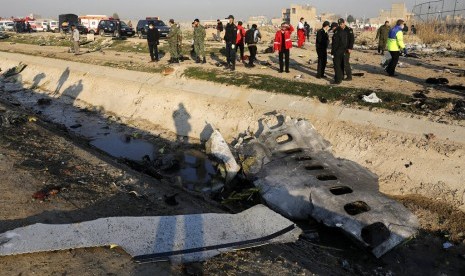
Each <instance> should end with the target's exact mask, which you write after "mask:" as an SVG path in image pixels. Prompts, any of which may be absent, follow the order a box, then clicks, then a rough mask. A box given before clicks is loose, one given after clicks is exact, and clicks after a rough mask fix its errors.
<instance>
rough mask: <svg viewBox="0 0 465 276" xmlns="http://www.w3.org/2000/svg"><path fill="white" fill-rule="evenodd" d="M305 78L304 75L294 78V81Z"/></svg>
mask: <svg viewBox="0 0 465 276" xmlns="http://www.w3.org/2000/svg"><path fill="white" fill-rule="evenodd" d="M303 78H304V76H303V75H297V76H295V77H294V79H303Z"/></svg>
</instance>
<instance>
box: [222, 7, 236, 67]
mask: <svg viewBox="0 0 465 276" xmlns="http://www.w3.org/2000/svg"><path fill="white" fill-rule="evenodd" d="M226 19H228V20H229V22H228V24H226V28H225V34H224V41H225V43H226V59H227V62H228V64H227V65H226V68H225V69H231V71H234V70H236V42H237V27H236V24H234V16H232V15H230V16H228V17H227V18H226Z"/></svg>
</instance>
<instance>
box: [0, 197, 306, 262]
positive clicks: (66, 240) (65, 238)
mask: <svg viewBox="0 0 465 276" xmlns="http://www.w3.org/2000/svg"><path fill="white" fill-rule="evenodd" d="M301 233H302V231H301V230H300V229H299V228H298V227H297V226H296V225H295V224H294V223H293V222H291V221H289V220H288V219H286V218H284V217H282V216H281V215H279V214H277V213H275V212H273V211H272V210H270V209H269V208H267V207H265V206H263V205H257V206H255V207H253V208H250V209H248V210H246V211H244V212H242V213H239V214H235V215H232V214H196V215H179V216H161V217H114V218H101V219H97V220H93V221H87V222H81V223H75V224H60V225H48V224H34V225H30V226H26V227H22V228H17V229H14V230H12V231H8V232H6V233H3V234H0V256H7V255H17V254H25V253H37V252H45V251H56V250H66V249H74V248H88V247H98V246H110V245H118V246H120V247H121V248H122V249H124V250H125V251H126V252H127V253H128V254H130V255H131V256H132V257H133V259H134V260H135V261H137V262H148V261H168V260H170V261H172V262H175V263H177V262H182V263H187V262H199V261H204V260H207V259H209V258H212V257H214V256H216V255H218V254H221V253H223V252H229V251H233V250H239V249H243V248H248V247H251V246H261V245H264V244H268V243H290V242H295V241H296V240H297V239H298V237H299V235H300V234H301Z"/></svg>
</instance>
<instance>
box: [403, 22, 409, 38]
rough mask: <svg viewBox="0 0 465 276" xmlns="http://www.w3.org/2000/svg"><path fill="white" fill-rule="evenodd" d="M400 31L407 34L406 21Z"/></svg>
mask: <svg viewBox="0 0 465 276" xmlns="http://www.w3.org/2000/svg"><path fill="white" fill-rule="evenodd" d="M402 32H403V33H404V35H407V34H408V26H407V23H404V28H403V29H402Z"/></svg>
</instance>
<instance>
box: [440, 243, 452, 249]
mask: <svg viewBox="0 0 465 276" xmlns="http://www.w3.org/2000/svg"><path fill="white" fill-rule="evenodd" d="M451 247H454V245H453V244H452V243H450V242H445V243H443V244H442V248H444V249H449V248H451Z"/></svg>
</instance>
